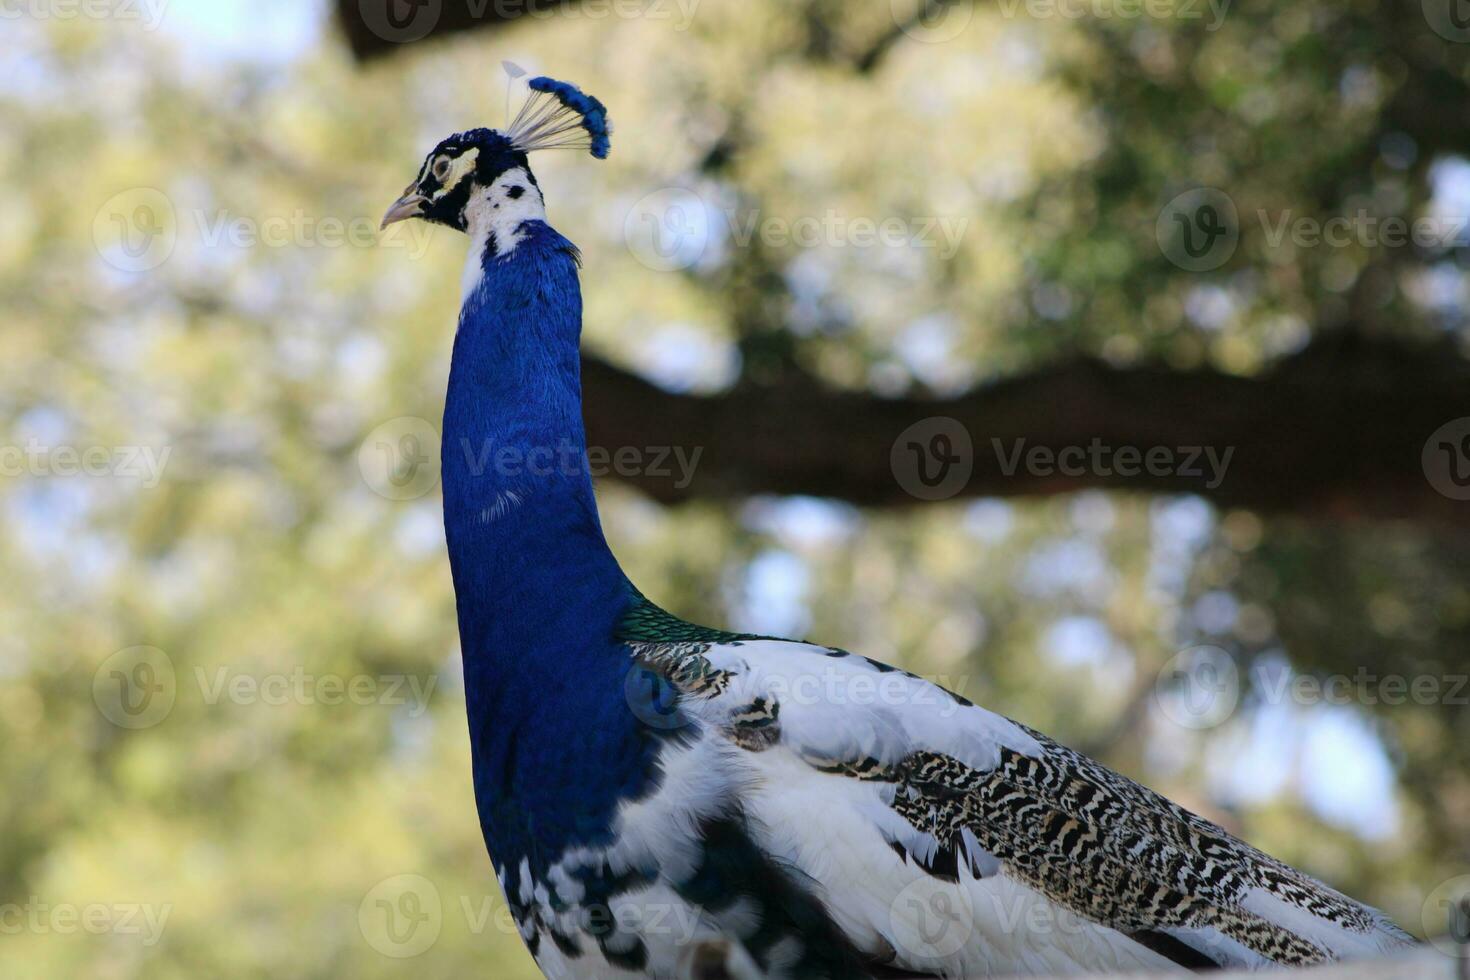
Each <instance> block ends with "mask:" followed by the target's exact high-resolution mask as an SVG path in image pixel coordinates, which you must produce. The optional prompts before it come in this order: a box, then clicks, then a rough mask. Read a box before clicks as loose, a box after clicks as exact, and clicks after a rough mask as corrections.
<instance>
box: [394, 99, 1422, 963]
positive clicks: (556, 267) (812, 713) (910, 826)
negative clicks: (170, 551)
mask: <svg viewBox="0 0 1470 980" xmlns="http://www.w3.org/2000/svg"><path fill="white" fill-rule="evenodd" d="M528 84H529V90H530V91H529V95H528V96H527V98H526V100H525V103H524V105H523V106H522V107H521V109H520V111H519V112H518V113H517V114H516V115H515V117H514V118H513V119H512V120H511V121H510V123H509V124H508V125H507V126H506V127H505V128H504V129H503V130H495V129H484V128H481V129H471V130H469V131H467V132H462V133H456V134H454V135H452V136H450V137H448V138H447V139H445V140H443V141H442V142H440V143H439V144H438V145H437V146H435V147H434V149H433V151H432V152H430V153H429V155H428V156H427V157H426V158H425V159H424V162H423V165H422V167H421V168H420V170H419V172H418V175H417V177H415V178H414V181H413V183H411V184H410V185H409V186H408V188H407V189H406V190H405V191H404V192H403V194H402V195H401V196H400V197H399V199H398V200H397V201H396V202H394V204H393V205H392V207H391V208H389V209H388V212H387V214H386V215H385V216H384V218H383V224H384V226H385V227H386V226H387V225H388V224H390V223H392V222H395V221H401V220H404V219H407V218H421V219H423V220H426V221H430V222H434V223H437V224H441V225H447V226H449V227H451V228H455V229H458V230H459V231H461V232H464V233H465V234H466V235H467V236H468V237H469V240H470V249H469V255H468V259H467V261H466V264H465V270H464V276H463V281H462V286H463V296H462V306H461V309H460V313H459V322H458V328H457V331H456V334H455V337H454V348H453V356H452V361H451V366H450V372H449V388H448V395H447V399H446V403H445V407H444V420H443V453H442V464H443V494H444V529H445V535H446V541H447V545H448V551H449V561H450V567H451V570H452V573H453V581H454V590H455V596H456V608H457V614H458V620H459V631H460V639H461V647H462V653H463V661H464V688H465V699H466V702H467V714H468V720H469V735H470V745H471V751H472V758H473V782H474V792H475V800H476V806H477V810H478V814H479V820H480V828H481V831H482V833H483V836H484V840H485V845H486V848H487V849H488V851H489V854H490V858H491V861H492V863H493V865H494V868H495V873H496V877H497V878H498V881H499V884H500V886H501V888H502V889H503V891H504V893H505V899H506V902H507V903H508V905H509V908H510V910H511V913H512V916H513V918H514V921H515V923H516V926H517V929H518V931H519V933H520V936H521V938H522V939H523V940H524V941H525V944H526V946H527V947H528V948H529V950H530V953H531V955H532V956H533V957H534V958H535V960H536V962H537V964H538V965H539V967H540V968H541V970H542V971H543V972H544V973H545V974H546V975H547V976H548V977H556V978H561V977H585V978H594V977H595V978H604V977H628V978H632V977H655V978H668V977H701V978H704V977H708V978H718V977H731V978H753V977H792V978H816V977H826V978H832V980H847V978H857V977H873V978H878V977H988V976H1013V975H1029V976H1040V975H1056V974H1069V973H1079V972H1086V971H1098V972H1113V971H1116V972H1127V971H1140V972H1141V971H1163V972H1169V971H1187V970H1193V969H1203V968H1211V967H1216V966H1237V967H1247V968H1255V967H1268V966H1276V965H1306V964H1314V963H1321V962H1323V961H1328V960H1334V959H1339V958H1347V957H1355V956H1365V955H1372V954H1376V953H1379V952H1382V951H1387V950H1391V949H1394V948H1396V947H1399V946H1403V945H1406V944H1408V943H1409V942H1410V937H1409V936H1408V935H1407V934H1406V933H1404V932H1403V931H1402V930H1400V929H1399V928H1398V927H1397V926H1396V925H1394V924H1393V923H1392V922H1391V921H1390V920H1389V919H1388V918H1387V917H1386V916H1385V915H1384V914H1383V913H1381V912H1379V911H1377V910H1375V909H1372V908H1369V907H1367V906H1365V905H1362V904H1360V903H1358V902H1356V901H1354V900H1352V899H1350V898H1348V897H1347V896H1345V895H1343V894H1341V893H1339V892H1337V891H1334V890H1333V889H1331V888H1329V887H1327V886H1326V885H1324V884H1322V883H1321V882H1319V881H1316V880H1314V879H1313V878H1311V877H1308V876H1307V875H1305V874H1303V873H1301V872H1299V871H1296V870H1295V869H1293V868H1291V867H1288V866H1287V865H1285V864H1283V863H1282V862H1280V861H1277V860H1275V859H1273V858H1271V857H1269V856H1268V855H1266V854H1264V853H1262V852H1261V851H1259V850H1256V849H1255V848H1253V847H1251V846H1250V845H1249V844H1246V843H1244V842H1242V841H1240V840H1238V839H1237V838H1235V837H1232V836H1231V835H1230V834H1228V833H1227V832H1226V831H1224V830H1223V829H1221V828H1220V827H1218V826H1216V825H1215V824H1213V823H1211V822H1209V821H1207V820H1204V819H1202V818H1201V817H1199V816H1196V815H1195V814H1193V813H1191V812H1189V811H1188V810H1185V809H1183V808H1182V807H1180V806H1177V805H1176V804H1174V803H1172V802H1170V801H1169V800H1167V799H1165V798H1164V797H1162V796H1160V795H1158V794H1157V793H1154V792H1152V791H1151V790H1149V789H1146V788H1145V787H1143V786H1141V785H1139V784H1138V783H1135V782H1133V781H1131V780H1129V779H1127V778H1125V777H1123V776H1120V775H1118V774H1116V773H1114V772H1112V771H1110V770H1108V769H1106V768H1104V767H1103V766H1101V765H1099V764H1097V763H1096V762H1093V761H1092V760H1091V759H1088V758H1087V757H1085V756H1083V755H1080V754H1079V753H1077V752H1074V751H1072V750H1070V749H1067V748H1065V747H1063V746H1062V745H1059V744H1058V743H1056V742H1054V741H1052V740H1051V739H1049V738H1047V737H1046V736H1045V735H1042V734H1041V733H1039V732H1036V731H1033V730H1031V729H1030V728H1027V727H1026V726H1025V725H1022V724H1020V723H1018V722H1015V721H1011V720H1010V719H1008V718H1005V717H1002V716H1001V715H998V714H993V713H992V712H990V711H987V710H986V709H985V708H982V707H978V706H976V705H974V704H972V703H971V702H970V701H968V700H966V699H965V698H963V697H960V696H959V695H957V694H953V693H951V692H949V691H946V690H943V689H942V688H940V687H937V686H935V685H933V684H930V683H928V682H927V681H925V680H923V679H921V678H919V677H917V676H914V675H912V674H910V673H907V672H904V671H901V670H897V669H895V668H893V667H890V666H888V665H886V664H883V663H879V662H878V661H876V660H871V659H868V658H866V657H862V656H859V655H856V654H851V653H848V652H846V651H844V650H839V649H835V648H832V647H824V646H819V645H815V644H811V643H805V642H797V641H793V640H786V639H780V638H777V637H770V636H757V635H750V634H745V633H735V632H727V631H725V630H720V629H711V628H707V627H703V626H697V625H695V624H693V623H689V622H685V621H683V620H681V619H679V618H677V617H676V616H673V615H671V614H669V613H668V612H665V611H664V610H663V609H661V608H659V606H658V605H656V604H655V603H654V602H652V601H651V600H650V599H648V598H647V597H646V596H644V595H643V594H642V593H641V592H640V591H639V590H638V589H637V588H636V587H635V586H634V585H633V583H632V582H630V581H629V580H628V578H627V576H625V575H624V573H623V571H622V570H621V569H620V567H619V565H618V562H617V560H616V559H615V558H614V557H613V553H612V551H611V550H610V549H609V547H608V543H607V541H606V539H605V536H604V534H603V530H602V527H601V523H600V521H599V518H598V511H597V504H596V498H595V496H594V493H593V483H592V479H591V475H590V473H589V467H588V466H587V463H586V460H587V455H586V449H587V446H586V437H585V434H584V429H583V421H582V400H581V385H580V376H579V350H578V348H579V341H580V334H581V327H582V299H581V291H580V284H579V269H580V267H581V256H580V253H579V251H578V249H577V247H576V246H575V245H573V244H572V243H571V242H570V241H568V240H567V239H566V238H564V237H563V236H562V235H560V234H558V233H557V232H556V231H555V230H554V229H553V228H552V227H551V225H550V224H548V223H547V220H546V203H545V198H544V196H543V194H542V190H541V187H540V185H539V184H538V182H537V180H536V177H535V175H534V174H533V173H532V171H531V167H530V165H529V162H528V155H529V154H531V153H533V152H537V151H541V150H548V149H553V148H579V149H585V150H588V151H590V152H591V154H592V156H593V157H596V158H599V159H600V158H605V157H606V156H607V154H608V150H609V134H610V129H611V127H610V125H609V121H608V116H607V110H606V108H605V107H604V106H603V104H602V103H601V102H599V101H598V100H597V99H595V98H593V97H591V96H590V95H587V94H585V93H583V92H582V91H581V90H580V89H578V88H577V87H576V86H574V85H571V84H568V83H566V82H563V81H557V80H555V79H551V78H545V77H539V78H535V79H532V80H530V81H529V83H528ZM794 421H795V420H793V422H794ZM859 692H864V693H863V696H859Z"/></svg>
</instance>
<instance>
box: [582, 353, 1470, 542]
mask: <svg viewBox="0 0 1470 980" xmlns="http://www.w3.org/2000/svg"><path fill="white" fill-rule="evenodd" d="M583 376H584V389H585V397H586V418H587V428H588V435H589V443H590V444H591V445H593V446H597V447H602V448H604V449H606V450H608V451H609V453H613V452H614V451H615V450H616V449H618V448H620V447H633V448H637V449H640V450H647V449H650V448H654V447H677V448H678V449H680V450H681V451H682V452H683V453H684V458H685V459H686V460H687V459H692V458H693V453H694V452H696V451H698V452H699V454H700V455H699V457H698V464H697V466H695V467H694V472H693V475H692V478H691V479H688V480H687V484H686V482H685V481H684V480H682V479H681V472H680V470H679V468H678V467H676V466H673V465H668V466H665V467H652V468H651V469H650V468H649V467H642V468H640V467H639V466H636V465H632V464H631V463H630V464H629V465H624V466H621V467H620V466H617V465H611V466H610V467H609V472H608V473H607V475H608V476H610V477H612V478H615V479H620V480H623V481H624V482H627V483H630V484H632V485H634V486H636V487H638V488H639V489H641V490H643V491H644V492H646V493H647V494H649V495H650V496H651V497H653V498H655V499H657V500H659V501H662V502H666V503H675V502H679V501H683V500H689V499H693V498H711V499H730V498H738V497H743V496H747V495H751V494H761V493H773V494H806V495H814V496H821V497H832V498H837V499H841V500H846V501H849V502H851V503H853V504H857V505H863V506H895V505H904V504H912V503H915V502H918V500H917V498H916V497H914V496H913V495H911V494H910V493H909V492H908V491H906V490H905V487H904V485H903V483H902V482H901V480H900V478H899V476H897V475H895V472H894V469H893V466H892V465H891V463H890V452H891V451H892V448H893V445H894V442H895V440H896V439H897V438H898V436H899V435H900V433H902V432H904V430H905V429H907V428H908V427H909V426H911V425H913V424H914V423H916V422H919V421H921V420H924V419H928V418H933V417H936V416H947V417H950V418H953V419H956V420H958V421H959V422H960V423H961V424H962V425H963V426H964V428H965V429H966V430H967V431H968V433H969V436H970V438H971V440H972V443H973V451H972V452H970V453H968V454H967V455H968V458H969V459H970V461H971V462H972V463H973V472H972V474H971V476H970V478H969V479H968V481H967V482H965V483H964V485H963V487H961V488H959V489H958V490H957V492H956V494H955V495H956V496H960V497H974V496H998V497H1020V496H1049V495H1052V494H1059V493H1068V492H1073V491H1077V490H1085V489H1091V488H1101V489H1110V490H1135V491H1141V492H1146V493H1196V494H1200V495H1202V496H1204V497H1207V498H1209V499H1210V500H1213V501H1215V502H1217V503H1218V504H1220V505H1222V506H1227V507H1245V508H1249V509H1253V510H1258V511H1261V512H1267V513H1283V514H1296V515H1305V516H1324V517H1330V518H1332V519H1335V520H1351V519H1383V518H1408V519H1413V520H1418V521H1426V522H1431V523H1439V524H1446V525H1453V526H1456V527H1462V528H1470V502H1464V501H1458V500H1453V499H1450V498H1449V497H1447V496H1445V495H1443V494H1441V493H1439V492H1438V491H1437V490H1436V489H1435V488H1434V486H1433V485H1431V483H1430V481H1429V479H1428V478H1427V477H1426V475H1425V472H1424V470H1423V467H1422V465H1421V452H1422V450H1423V448H1424V444H1425V442H1426V440H1427V439H1428V438H1429V437H1430V435H1431V434H1432V433H1433V432H1434V431H1435V430H1436V429H1438V428H1439V427H1440V426H1442V425H1444V424H1445V423H1447V422H1449V421H1451V420H1453V419H1456V418H1462V417H1466V416H1470V366H1467V364H1466V362H1465V361H1464V360H1463V359H1461V358H1459V357H1457V356H1454V355H1452V354H1449V353H1448V352H1445V351H1431V350H1423V349H1418V350H1411V349H1407V348H1404V347H1401V346H1397V345H1391V344H1382V343H1378V342H1369V341H1365V340H1362V339H1359V338H1353V337H1345V338H1339V339H1327V340H1323V341H1319V342H1318V343H1317V344H1314V345H1313V346H1312V347H1309V348H1308V349H1307V350H1306V351H1304V352H1303V353H1302V354H1300V355H1298V356H1296V357H1294V358H1292V359H1290V360H1288V361H1286V362H1284V363H1282V364H1281V365H1279V366H1278V367H1277V368H1276V369H1274V370H1272V371H1271V372H1269V373H1267V374H1264V375H1262V376H1259V377H1255V378H1242V377H1236V376H1232V375H1226V374H1222V373H1220V372H1217V371H1210V370H1199V371H1183V372H1181V371H1170V370H1166V369H1160V368H1153V367H1127V368H1116V367H1110V366H1108V365H1106V364H1103V363H1101V362H1097V361H1088V360H1074V361H1069V362H1064V363H1061V364H1058V365H1055V366H1050V367H1046V368H1043V369H1040V370H1037V371H1035V372H1033V373H1030V374H1027V375H1024V376H1021V377H1016V378H1012V379H1008V380H1006V381H1002V382H999V383H996V384H993V385H990V386H988V387H984V388H981V389H979V390H976V391H973V392H970V393H967V394H965V395H962V396H959V397H956V398H951V399H945V400H920V399H913V398H897V399H884V398H878V397H875V396H872V395H867V394H855V393H852V392H843V391H835V390H831V389H828V388H825V387H823V386H822V385H821V384H819V383H817V382H815V381H814V380H812V379H811V378H808V377H804V376H799V375H798V376H791V377H783V378H781V379H779V380H778V381H777V382H776V383H775V384H772V385H770V386H765V387H754V386H741V387H737V388H735V389H733V390H731V391H728V392H725V393H721V394H718V395H712V396H699V395H688V394H675V393H671V392H668V391H664V390H662V389H660V388H658V387H656V386H654V385H652V384H650V383H649V382H647V381H645V380H643V379H641V378H639V377H637V376H636V375H633V374H631V373H629V372H627V371H624V370H621V369H619V368H616V367H613V366H611V365H609V364H607V363H605V362H603V361H600V360H597V359H596V358H591V357H588V358H584V364H583ZM921 435H922V438H921V439H920V440H919V441H920V442H922V443H926V444H927V435H926V434H921ZM1018 446H1020V447H1021V448H1022V451H1023V453H1029V452H1030V450H1032V449H1033V448H1036V447H1041V448H1044V449H1049V450H1051V451H1053V452H1058V451H1060V450H1063V449H1066V448H1068V447H1081V449H1080V454H1079V451H1077V450H1073V451H1072V453H1071V455H1070V456H1069V459H1070V461H1071V463H1073V464H1077V465H1069V466H1068V467H1067V468H1066V470H1063V469H1061V468H1059V467H1057V466H1055V465H1053V466H1051V467H1047V466H1034V465H1028V464H1027V462H1026V458H1025V457H1024V456H1023V458H1022V460H1021V462H1020V465H1018V466H1015V467H1012V466H1010V465H1009V464H1010V463H1011V461H1012V458H1013V456H1014V454H1015V451H1016V449H1017V447H1018ZM1122 447H1134V448H1136V449H1137V450H1139V452H1140V454H1146V453H1147V452H1148V451H1149V450H1150V449H1154V448H1156V447H1159V448H1162V449H1165V450H1169V451H1170V452H1171V454H1172V456H1171V458H1172V464H1171V469H1170V472H1167V473H1158V472H1149V471H1148V468H1147V467H1143V466H1139V467H1136V468H1135V469H1133V470H1130V471H1126V472H1125V471H1122V470H1123V469H1124V468H1123V467H1122V466H1120V465H1118V464H1119V463H1121V462H1122V460H1121V459H1120V458H1119V457H1118V455H1117V450H1119V449H1121V448H1122ZM1195 447H1200V448H1201V449H1208V450H1210V451H1213V453H1214V454H1215V455H1214V459H1215V460H1225V461H1227V465H1226V466H1224V467H1223V476H1222V475H1221V469H1222V468H1221V467H1220V466H1218V465H1216V466H1213V467H1212V466H1211V464H1210V457H1208V456H1206V455H1204V454H1203V453H1199V454H1195V453H1194V448H1195ZM957 449H962V447H957ZM1099 451H1101V452H1102V453H1103V455H1101V456H1099V455H1098V452H1099ZM1227 452H1228V453H1229V456H1228V457H1227V456H1226V455H1225V454H1226V453H1227ZM1189 457H1192V458H1189ZM609 458H610V459H612V460H614V464H615V457H612V456H610V457H609ZM641 458H642V459H643V460H644V461H651V460H653V458H654V457H653V456H652V455H650V454H648V453H646V452H645V453H644V454H643V455H642V457H641ZM625 459H628V460H631V456H625ZM1099 459H1101V460H1102V462H1098V460H1099ZM619 469H621V470H623V472H621V473H620V472H618V470H619ZM908 482H909V483H910V484H912V479H911V478H910V479H909V481H908Z"/></svg>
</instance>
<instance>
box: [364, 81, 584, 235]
mask: <svg viewBox="0 0 1470 980" xmlns="http://www.w3.org/2000/svg"><path fill="white" fill-rule="evenodd" d="M529 84H530V89H531V94H530V97H529V98H527V99H526V102H525V104H524V105H522V106H521V110H520V112H518V113H517V114H516V116H515V118H514V119H513V120H511V123H510V125H509V126H507V127H506V128H505V130H504V131H501V130H498V129H471V130H468V131H466V132H463V133H455V134H454V135H453V136H450V137H448V138H447V139H444V140H441V141H440V143H439V145H438V146H436V147H434V149H433V150H432V151H431V152H430V153H429V155H428V156H427V157H425V158H424V163H423V166H422V167H420V168H419V173H418V176H417V177H416V178H414V181H413V183H411V184H409V185H408V187H407V188H406V189H405V190H404V192H403V194H402V195H401V196H400V197H399V198H398V200H396V201H394V202H393V206H392V207H390V208H389V209H388V213H387V214H385V215H383V224H382V227H384V228H386V227H388V226H389V225H391V224H393V223H394V222H395V221H403V220H405V219H407V218H423V219H424V220H426V221H432V222H435V223H437V224H441V225H448V226H449V227H451V228H457V229H459V230H460V231H466V232H467V231H472V230H473V229H475V227H476V226H477V225H481V224H486V225H487V226H489V225H501V226H507V225H508V226H511V227H513V226H514V224H519V223H520V222H523V221H528V220H534V219H541V218H544V217H545V214H546V203H545V200H544V199H543V198H542V196H541V188H540V187H539V186H538V185H537V183H536V176H535V175H534V174H533V173H531V166H530V163H529V162H528V161H527V154H529V153H533V152H535V151H536V150H555V149H582V150H587V151H588V152H590V153H591V154H592V155H593V156H594V157H596V158H598V159H599V160H601V159H605V158H606V157H607V153H608V149H609V148H610V143H609V140H608V136H609V134H610V133H611V132H612V126H611V124H610V123H609V122H608V119H607V109H606V108H605V107H604V106H603V104H602V103H601V102H599V101H598V100H597V99H595V98H593V97H592V96H590V95H587V94H585V93H583V92H582V90H581V89H579V88H577V87H576V86H575V85H572V84H570V83H568V82H559V81H557V80H556V79H554V78H545V77H541V78H533V79H531V81H530V83H529Z"/></svg>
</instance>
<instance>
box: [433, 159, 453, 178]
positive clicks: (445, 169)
mask: <svg viewBox="0 0 1470 980" xmlns="http://www.w3.org/2000/svg"><path fill="white" fill-rule="evenodd" d="M448 173H449V161H448V160H446V159H445V158H444V157H440V158H439V159H437V160H435V161H434V176H435V177H437V178H438V179H440V180H443V179H444V178H445V176H446V175H448Z"/></svg>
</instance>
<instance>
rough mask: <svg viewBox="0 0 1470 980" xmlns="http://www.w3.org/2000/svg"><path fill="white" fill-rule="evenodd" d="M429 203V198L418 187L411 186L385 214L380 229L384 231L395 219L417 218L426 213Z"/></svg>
mask: <svg viewBox="0 0 1470 980" xmlns="http://www.w3.org/2000/svg"><path fill="white" fill-rule="evenodd" d="M427 203H428V198H426V197H424V196H423V195H422V194H420V193H419V192H418V190H417V189H415V188H412V187H410V188H409V189H408V190H406V191H404V192H403V196H402V197H400V198H399V199H398V200H396V201H394V202H393V206H392V207H390V208H389V209H388V213H387V214H385V215H383V223H382V224H381V225H379V226H378V230H379V231H382V230H383V229H384V228H387V227H388V226H389V225H391V224H393V223H394V222H395V221H404V220H407V219H408V218H417V217H418V216H419V215H421V214H423V213H424V205H425V204H427Z"/></svg>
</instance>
